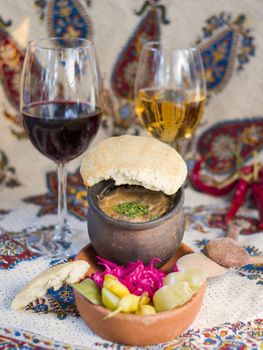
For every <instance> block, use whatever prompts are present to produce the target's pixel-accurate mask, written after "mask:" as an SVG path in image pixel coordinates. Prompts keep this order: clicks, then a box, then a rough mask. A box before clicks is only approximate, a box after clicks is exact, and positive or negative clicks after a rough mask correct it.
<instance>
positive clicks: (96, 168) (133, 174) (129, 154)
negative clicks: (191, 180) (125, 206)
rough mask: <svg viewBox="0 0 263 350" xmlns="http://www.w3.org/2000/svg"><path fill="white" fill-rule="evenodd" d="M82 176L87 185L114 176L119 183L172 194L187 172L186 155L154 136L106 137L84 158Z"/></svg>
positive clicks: (180, 184)
mask: <svg viewBox="0 0 263 350" xmlns="http://www.w3.org/2000/svg"><path fill="white" fill-rule="evenodd" d="M80 173H81V176H82V178H83V180H84V183H85V184H86V185H87V186H90V187H91V186H93V185H95V184H96V183H98V182H100V181H102V180H108V179H113V180H114V181H115V183H116V185H117V186H119V185H123V184H128V185H139V186H143V187H145V188H147V189H149V190H152V191H162V192H164V193H165V194H167V195H172V194H174V193H176V192H177V190H178V189H179V188H180V187H181V186H182V184H183V183H184V181H185V178H186V175H187V167H186V163H185V161H184V160H183V158H182V157H181V156H180V155H179V153H178V152H177V151H176V150H175V149H173V148H172V147H170V146H168V145H166V144H165V143H162V142H160V141H158V140H156V139H154V138H151V137H143V136H130V135H125V136H119V137H111V138H108V139H106V140H103V141H102V142H100V143H99V144H98V145H96V146H95V147H94V148H92V149H90V150H89V151H88V153H87V155H86V157H84V159H83V161H82V164H81V168H80Z"/></svg>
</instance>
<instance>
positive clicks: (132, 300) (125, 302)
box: [105, 294, 140, 319]
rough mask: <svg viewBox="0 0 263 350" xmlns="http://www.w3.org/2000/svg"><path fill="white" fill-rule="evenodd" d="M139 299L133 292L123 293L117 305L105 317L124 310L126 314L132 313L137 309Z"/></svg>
mask: <svg viewBox="0 0 263 350" xmlns="http://www.w3.org/2000/svg"><path fill="white" fill-rule="evenodd" d="M139 301H140V297H139V296H137V295H134V294H129V295H125V296H124V297H122V298H121V300H120V304H119V307H118V308H117V309H116V310H115V311H113V312H110V313H109V314H108V315H107V316H106V317H105V319H107V318H110V317H113V316H115V315H116V314H118V313H120V312H124V313H126V314H129V313H133V312H136V311H138V310H139Z"/></svg>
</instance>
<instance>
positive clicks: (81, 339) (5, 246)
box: [0, 0, 263, 350]
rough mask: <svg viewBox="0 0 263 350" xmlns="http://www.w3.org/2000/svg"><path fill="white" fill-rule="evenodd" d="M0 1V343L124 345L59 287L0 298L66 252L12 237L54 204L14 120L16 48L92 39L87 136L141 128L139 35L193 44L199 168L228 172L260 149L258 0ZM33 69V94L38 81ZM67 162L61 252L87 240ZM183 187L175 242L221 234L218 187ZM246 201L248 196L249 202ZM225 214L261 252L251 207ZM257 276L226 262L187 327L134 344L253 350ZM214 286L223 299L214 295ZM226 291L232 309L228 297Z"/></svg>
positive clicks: (47, 174)
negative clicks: (22, 304) (198, 76)
mask: <svg viewBox="0 0 263 350" xmlns="http://www.w3.org/2000/svg"><path fill="white" fill-rule="evenodd" d="M0 5H2V6H0V8H2V11H1V13H0V43H1V45H0V83H1V85H0V141H1V145H0V232H1V234H0V280H1V282H2V281H4V282H5V283H2V284H1V288H0V349H2V348H3V349H15V348H17V349H19V348H20V349H32V350H35V349H44V348H45V349H59V350H60V349H65V350H66V349H72V350H75V349H87V348H89V347H90V348H92V349H112V350H117V349H118V350H128V347H127V346H125V345H120V344H113V343H111V342H109V341H106V340H104V339H102V338H100V337H98V336H97V335H96V334H94V333H93V332H92V331H91V330H90V329H89V328H88V327H86V326H85V325H84V323H83V322H82V320H81V319H80V318H79V317H78V313H77V310H76V307H75V303H74V299H73V293H72V288H71V287H70V286H67V285H65V286H63V287H62V288H60V289H59V290H58V291H54V290H53V289H50V290H48V292H47V293H46V295H45V296H44V297H41V298H38V299H36V300H35V301H34V302H33V303H31V304H29V305H28V306H27V307H26V310H25V311H24V312H15V311H12V310H10V302H11V299H12V298H13V297H14V296H15V294H16V293H17V292H18V290H19V289H21V288H22V287H23V286H24V284H25V282H26V281H29V280H31V279H32V278H34V277H35V276H36V275H37V274H38V273H40V272H42V271H44V270H46V269H48V268H49V267H50V266H53V265H55V264H57V263H61V262H64V261H67V259H68V258H65V259H64V257H63V258H62V259H60V258H58V259H52V260H51V259H44V258H40V257H37V255H36V254H34V253H33V252H32V251H30V250H29V249H28V248H27V247H26V246H25V244H24V242H25V232H29V231H28V230H26V229H27V228H28V227H32V226H34V227H35V226H37V227H44V226H45V227H47V226H48V225H50V223H51V222H52V223H53V221H55V219H56V216H55V215H56V211H57V179H56V173H55V172H54V171H53V167H54V164H53V163H52V162H51V161H50V160H48V159H46V158H45V157H43V156H42V155H41V154H39V153H38V152H37V151H36V150H35V149H34V147H33V146H32V145H31V144H30V143H29V140H27V139H26V138H25V134H24V132H23V128H22V126H21V117H20V115H19V80H20V74H21V69H22V63H23V60H24V55H25V47H26V45H27V43H28V41H29V40H32V39H36V38H40V37H47V36H54V35H56V36H57V37H58V42H59V43H60V44H61V45H62V44H63V40H62V39H63V38H68V37H77V38H88V39H92V40H94V42H95V45H96V50H97V53H98V57H99V60H100V63H101V70H102V76H103V79H104V95H105V116H106V118H105V119H104V121H103V124H102V125H103V127H102V128H101V130H100V132H99V134H98V137H97V139H96V140H94V143H96V142H98V141H99V140H100V139H102V138H105V137H106V136H109V135H117V134H123V133H127V132H128V133H132V134H136V135H137V134H139V133H142V130H141V129H140V127H139V125H138V124H137V118H136V115H135V111H134V100H133V99H134V95H133V94H134V93H133V91H134V77H135V72H136V69H137V65H138V58H139V55H140V52H141V49H142V45H143V44H144V43H145V42H146V41H149V40H161V41H162V42H164V41H168V43H173V45H174V46H178V47H189V46H191V45H193V43H194V44H195V43H196V45H198V46H199V47H200V49H201V54H202V57H203V60H204V65H205V71H206V78H207V91H208V95H209V97H211V98H209V103H208V104H207V106H206V108H205V114H204V118H203V120H202V126H201V128H203V127H204V126H205V127H207V130H206V131H204V132H203V133H202V135H201V136H200V138H198V142H197V152H196V156H197V157H199V155H200V154H201V155H206V156H207V163H206V167H207V169H208V171H209V172H213V176H215V177H216V178H219V177H222V176H221V175H224V174H231V173H232V172H233V169H234V167H235V164H236V157H237V155H239V156H240V158H241V159H242V160H243V161H245V162H247V161H249V160H251V157H252V156H253V152H255V151H256V152H257V153H258V154H259V155H260V153H261V145H262V139H263V138H262V136H263V135H262V131H263V130H262V128H263V123H262V120H263V117H261V113H262V101H261V91H262V78H261V76H262V57H261V47H262V45H261V40H262V38H263V22H262V20H261V17H260V13H261V12H260V11H261V10H262V9H261V7H262V5H261V3H260V1H259V0H258V1H257V0H242V2H240V1H239V0H231V1H228V0H221V1H220V2H218V1H216V0H188V1H180V0H173V1H168V0H138V1H136V2H133V1H129V0H123V1H116V0H100V1H92V0H32V1H21V0H12V1H9V2H8V1H6V0H0ZM39 68H40V67H36V70H35V78H36V79H35V81H36V85H35V86H34V88H33V89H34V91H35V93H36V95H37V94H38V92H39V89H41V86H40V84H39V80H38V77H39V72H40V70H39ZM255 116H257V117H255ZM234 118H238V120H237V119H234ZM225 120H228V121H225ZM219 121H220V124H218V123H217V124H215V122H219ZM201 128H200V129H201ZM200 129H198V130H197V133H200ZM202 130H203V129H202ZM77 162H78V163H77ZM79 162H80V160H76V163H74V164H78V165H76V166H75V165H74V166H73V168H72V169H74V171H73V172H70V174H69V177H68V188H67V189H68V208H69V214H70V215H69V224H70V226H71V227H72V229H73V227H74V228H76V231H77V230H78V231H79V232H82V233H83V234H80V235H76V236H74V239H73V244H72V246H71V248H70V253H69V255H73V256H74V255H75V254H76V253H77V252H78V251H79V249H80V248H81V247H82V246H84V245H85V244H87V241H88V235H87V225H86V223H85V220H86V212H87V209H88V202H87V188H86V187H85V186H84V185H83V182H82V179H81V177H80V175H79V172H78V169H79ZM185 193H186V196H185V203H186V204H187V205H191V207H187V208H186V210H185V212H186V223H187V226H186V232H185V235H184V242H185V243H186V244H188V245H190V246H191V247H192V248H193V249H196V250H199V249H202V248H203V247H204V245H205V243H206V242H207V241H208V240H211V239H214V238H216V237H222V236H224V235H225V232H226V230H227V227H226V225H225V222H224V215H225V212H226V208H227V207H229V200H230V198H216V199H215V198H214V197H208V196H203V195H202V194H200V193H195V192H193V189H191V188H190V187H187V188H186V190H185ZM246 204H247V205H249V206H250V201H248V203H246ZM200 205H201V206H200ZM234 222H235V223H236V224H237V225H238V226H239V227H241V232H240V236H239V242H240V243H241V244H242V245H243V246H245V247H246V249H247V251H248V253H249V254H250V255H259V254H263V250H262V233H260V232H259V219H258V212H257V211H256V210H253V208H248V207H242V208H241V209H240V210H239V212H238V215H236V216H235V218H234ZM74 232H75V231H74ZM73 258H74V257H71V258H70V259H73ZM227 276H228V277H227ZM224 278H225V279H224ZM262 283H263V271H262V266H261V265H247V266H244V267H242V268H240V269H237V270H234V271H229V273H228V274H227V275H225V276H222V279H220V280H219V281H218V283H217V281H215V280H214V281H212V280H211V282H209V289H208V293H207V294H206V299H205V300H204V306H203V308H202V309H201V312H200V314H199V316H198V318H197V319H196V320H195V323H194V324H193V325H192V327H191V329H189V330H188V331H186V332H185V333H184V334H182V335H181V336H180V337H178V338H177V339H174V340H173V341H171V342H169V343H167V344H158V345H155V346H152V347H145V349H147V350H148V349H149V350H161V349H167V350H168V349H169V350H170V349H195V350H197V349H198V350H199V349H200V350H201V349H204V350H210V349H211V350H212V349H213V350H216V349H222V350H223V349H224V350H225V349H231V350H232V349H233V350H234V349H236V350H239V349H253V350H254V349H255V350H256V349H261V348H262V343H263V333H262V332H263V320H262V317H263V314H262V310H263V304H262V300H263V296H262V295H263V294H262V288H263V285H262ZM233 291H234V293H233V294H231V293H232V292H233ZM220 293H223V295H224V300H223V301H222V300H221V298H219V297H218V299H217V300H216V297H217V296H218V295H221V294H220ZM233 296H234V297H233ZM236 296H238V297H236ZM231 298H233V299H232V300H233V301H234V302H236V304H235V305H237V308H238V309H239V311H238V310H237V309H236V308H235V307H234V306H233V305H230V304H231ZM215 300H216V301H215ZM239 300H242V302H239ZM227 302H229V304H228V306H229V307H228V308H226V307H225V304H224V303H226V304H227ZM219 304H220V305H219ZM233 304H234V303H233ZM215 306H216V307H215ZM211 310H212V311H211ZM221 310H223V311H224V312H223V313H222V312H221ZM238 312H239V313H238ZM21 328H23V329H24V330H21ZM135 349H136V348H135ZM139 349H141V348H137V349H136V350H139Z"/></svg>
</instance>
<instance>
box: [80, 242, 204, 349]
mask: <svg viewBox="0 0 263 350" xmlns="http://www.w3.org/2000/svg"><path fill="white" fill-rule="evenodd" d="M191 252H192V250H191V249H190V248H189V247H187V246H186V245H184V244H182V245H181V246H180V247H179V249H178V250H177V252H176V254H175V255H174V256H173V258H172V259H171V261H169V263H168V264H166V265H165V267H163V269H164V270H165V271H167V272H168V271H171V269H172V266H173V263H174V262H175V261H176V260H177V259H178V258H180V257H181V256H183V255H185V254H188V253H191ZM95 255H96V252H95V251H94V249H93V248H92V246H91V245H88V246H87V247H84V248H83V249H82V250H81V251H80V252H79V254H78V255H77V257H76V260H85V261H88V262H89V263H90V265H91V269H90V270H89V271H88V276H90V275H91V274H92V273H94V272H95V271H97V270H98V268H99V267H98V266H97V265H96V258H95ZM205 289H206V284H204V285H203V286H202V287H201V288H200V289H199V291H198V292H197V294H195V295H194V296H193V297H192V298H191V300H190V301H189V302H188V303H186V304H185V305H183V306H181V307H179V308H177V309H174V310H171V311H165V312H160V313H157V314H155V315H149V316H142V315H135V314H123V313H121V314H118V315H115V316H114V317H112V318H109V319H106V320H105V319H104V317H105V316H106V315H107V314H108V313H109V312H110V311H109V310H107V309H106V308H104V307H102V306H96V305H93V304H91V303H90V302H89V301H88V300H87V299H86V298H85V297H83V296H82V295H81V294H80V293H79V292H78V291H77V290H75V289H74V297H75V302H76V306H77V309H78V311H79V313H80V316H81V318H82V319H83V321H84V322H85V323H86V324H87V325H88V326H89V327H90V328H91V329H92V330H93V331H94V332H95V333H97V334H98V335H99V336H101V337H103V338H105V339H107V340H110V341H112V342H115V343H120V344H127V345H137V346H143V345H153V344H157V343H163V342H167V341H170V340H172V339H174V338H175V337H177V336H179V335H180V334H181V333H182V332H184V331H185V330H186V329H187V328H188V327H189V326H190V325H191V323H192V322H193V321H194V319H195V318H196V316H197V314H198V312H199V310H200V307H201V305H202V300H203V296H204V293H205Z"/></svg>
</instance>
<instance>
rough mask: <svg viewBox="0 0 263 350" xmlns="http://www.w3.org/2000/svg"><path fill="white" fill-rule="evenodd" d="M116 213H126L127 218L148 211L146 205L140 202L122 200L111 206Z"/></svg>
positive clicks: (144, 213)
mask: <svg viewBox="0 0 263 350" xmlns="http://www.w3.org/2000/svg"><path fill="white" fill-rule="evenodd" d="M112 209H113V210H115V211H116V212H117V213H119V214H122V215H126V216H128V217H129V218H132V219H134V218H137V217H141V216H144V215H147V214H148V213H149V209H148V207H147V206H146V205H145V204H143V203H140V202H124V203H120V204H118V205H116V206H115V207H113V208H112Z"/></svg>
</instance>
